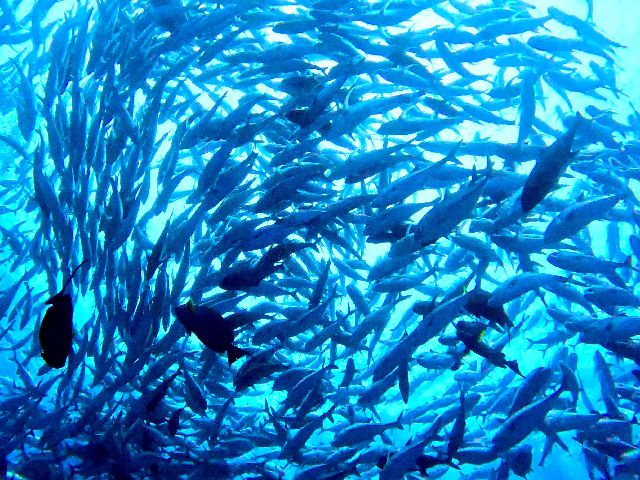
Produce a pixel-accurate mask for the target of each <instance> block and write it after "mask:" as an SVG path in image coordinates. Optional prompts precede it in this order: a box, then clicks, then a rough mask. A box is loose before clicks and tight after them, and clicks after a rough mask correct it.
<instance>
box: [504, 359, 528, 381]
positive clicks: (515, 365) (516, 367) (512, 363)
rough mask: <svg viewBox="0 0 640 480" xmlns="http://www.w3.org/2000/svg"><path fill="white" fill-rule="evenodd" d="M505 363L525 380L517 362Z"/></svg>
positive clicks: (508, 361)
mask: <svg viewBox="0 0 640 480" xmlns="http://www.w3.org/2000/svg"><path fill="white" fill-rule="evenodd" d="M505 363H506V364H507V367H509V368H510V369H511V370H513V371H514V372H516V373H517V374H518V375H520V376H521V377H522V378H524V375H522V373H521V372H520V367H518V362H516V361H515V360H507V361H506V362H505Z"/></svg>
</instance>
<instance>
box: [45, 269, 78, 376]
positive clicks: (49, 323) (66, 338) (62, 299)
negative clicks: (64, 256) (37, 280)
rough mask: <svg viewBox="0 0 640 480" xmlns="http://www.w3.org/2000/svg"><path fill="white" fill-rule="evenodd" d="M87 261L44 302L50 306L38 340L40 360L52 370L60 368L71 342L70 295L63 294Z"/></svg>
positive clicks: (69, 349) (71, 313) (71, 307)
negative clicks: (42, 359) (40, 352)
mask: <svg viewBox="0 0 640 480" xmlns="http://www.w3.org/2000/svg"><path fill="white" fill-rule="evenodd" d="M85 263H87V260H84V261H83V262H82V263H81V264H80V265H78V266H77V267H76V269H75V270H74V271H73V273H72V274H71V276H70V277H69V279H68V280H67V281H66V283H65V284H64V285H63V287H62V289H61V290H60V291H59V292H58V293H56V294H55V295H54V296H53V297H51V298H50V299H49V300H47V301H46V302H45V304H46V305H51V306H50V307H49V308H48V309H47V311H46V312H45V314H44V318H43V319H42V324H41V325H40V331H39V332H38V338H39V340H40V348H42V358H44V361H45V362H47V365H49V366H50V367H53V368H62V367H64V364H65V363H66V361H67V357H68V356H69V353H70V352H71V341H72V340H73V303H72V302H71V295H69V294H68V293H64V291H65V289H66V288H67V285H69V283H70V282H71V280H72V279H73V276H74V275H75V274H76V272H77V271H78V270H79V269H80V267H82V266H83V265H84V264H85Z"/></svg>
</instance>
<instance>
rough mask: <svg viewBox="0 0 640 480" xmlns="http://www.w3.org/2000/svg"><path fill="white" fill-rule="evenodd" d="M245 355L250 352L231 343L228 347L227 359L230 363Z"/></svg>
mask: <svg viewBox="0 0 640 480" xmlns="http://www.w3.org/2000/svg"><path fill="white" fill-rule="evenodd" d="M245 355H250V354H249V352H247V351H246V350H243V349H242V348H239V347H236V346H235V345H230V346H229V348H228V349H227V360H228V361H229V365H233V362H235V361H236V360H238V359H240V358H242V357H244V356H245Z"/></svg>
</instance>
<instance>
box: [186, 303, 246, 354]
mask: <svg viewBox="0 0 640 480" xmlns="http://www.w3.org/2000/svg"><path fill="white" fill-rule="evenodd" d="M174 313H175V315H176V318H177V319H178V321H179V322H180V323H181V324H182V325H183V326H184V328H185V330H186V331H187V333H189V334H191V333H194V334H195V335H196V337H198V339H199V340H200V341H201V342H202V343H203V344H204V345H205V346H206V347H208V348H210V349H211V350H213V351H214V352H216V353H226V354H227V360H228V362H229V365H232V364H233V363H234V362H235V361H236V360H238V359H240V358H242V357H244V356H246V355H249V352H248V351H246V350H244V349H242V348H240V347H237V346H236V345H234V344H233V341H234V334H233V325H232V324H230V322H229V321H227V320H225V318H224V317H223V316H222V315H220V314H219V313H218V312H217V311H215V310H214V309H212V308H209V307H206V306H202V305H195V304H193V303H186V304H184V305H179V306H177V307H175V309H174Z"/></svg>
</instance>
